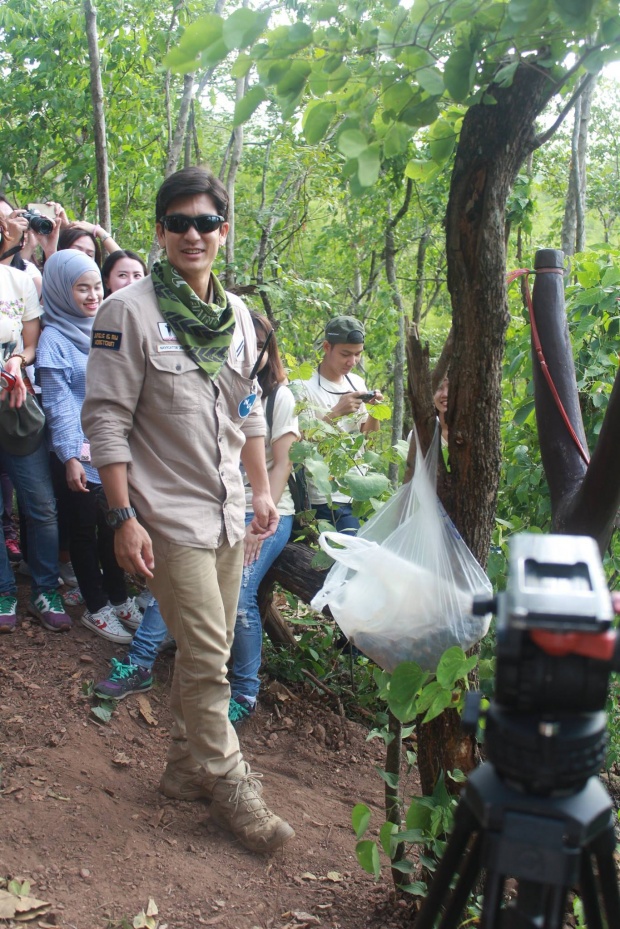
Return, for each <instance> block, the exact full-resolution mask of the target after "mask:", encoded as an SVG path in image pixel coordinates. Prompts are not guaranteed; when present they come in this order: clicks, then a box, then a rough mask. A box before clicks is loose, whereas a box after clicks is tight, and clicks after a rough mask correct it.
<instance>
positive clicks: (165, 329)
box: [157, 323, 179, 342]
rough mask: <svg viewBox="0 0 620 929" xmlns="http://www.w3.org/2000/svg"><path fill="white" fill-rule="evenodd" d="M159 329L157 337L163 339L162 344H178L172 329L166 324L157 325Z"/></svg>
mask: <svg viewBox="0 0 620 929" xmlns="http://www.w3.org/2000/svg"><path fill="white" fill-rule="evenodd" d="M157 327H158V329H159V337H160V339H163V341H164V342H178V341H179V340H178V339H177V337H176V335H175V334H174V329H171V328H170V326H169V325H168V323H157Z"/></svg>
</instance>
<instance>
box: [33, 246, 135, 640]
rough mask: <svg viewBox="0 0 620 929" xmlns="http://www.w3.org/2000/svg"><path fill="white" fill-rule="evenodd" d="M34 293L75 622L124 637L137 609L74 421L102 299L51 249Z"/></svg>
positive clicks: (76, 265)
mask: <svg viewBox="0 0 620 929" xmlns="http://www.w3.org/2000/svg"><path fill="white" fill-rule="evenodd" d="M42 297H43V323H44V327H45V328H44V329H43V334H42V335H41V338H40V340H39V345H38V348H37V369H38V372H39V378H40V383H41V391H42V398H43V407H44V409H45V414H46V417H47V425H48V433H49V439H50V446H51V450H52V452H53V454H54V455H56V457H57V458H58V460H59V462H60V463H61V465H63V466H64V471H65V476H66V483H67V488H68V492H67V494H66V495H65V500H66V505H67V509H68V516H69V526H70V542H69V548H70V552H71V561H72V563H73V568H74V570H75V575H76V577H77V581H78V584H79V586H80V590H81V592H82V596H83V597H84V601H85V603H86V610H85V611H84V615H83V616H82V623H83V624H84V625H85V626H86V627H87V628H88V629H92V631H93V632H96V633H97V634H98V635H100V636H103V638H105V639H110V641H112V642H118V643H127V642H130V641H131V638H132V635H131V633H130V632H128V630H127V628H126V627H129V628H131V629H135V628H137V626H138V625H139V622H140V619H141V614H140V612H139V610H138V608H137V607H136V605H135V603H134V600H133V599H132V598H129V597H128V596H127V588H126V586H125V574H124V572H123V571H122V569H121V568H120V567H119V566H118V564H117V562H116V558H115V557H114V531H113V530H112V529H110V527H109V526H108V525H107V523H106V521H105V510H106V508H107V507H106V502H105V496H104V493H103V488H102V486H101V481H100V479H99V472H98V471H97V469H96V468H95V467H93V464H92V462H91V460H90V446H89V444H88V439H87V438H86V436H85V435H84V433H83V431H82V424H81V413H82V404H83V402H84V394H85V391H86V363H87V361H88V352H89V349H90V337H91V331H92V328H93V322H94V319H95V315H96V313H97V310H98V309H99V306H100V304H101V301H102V299H103V284H102V282H101V273H100V271H99V268H98V267H97V265H96V264H95V262H94V261H93V260H92V258H89V256H88V255H85V254H84V253H83V252H80V251H77V250H75V249H66V250H63V251H60V252H56V253H55V254H54V255H52V256H51V257H50V258H49V259H48V260H47V262H46V263H45V269H44V272H43V293H42Z"/></svg>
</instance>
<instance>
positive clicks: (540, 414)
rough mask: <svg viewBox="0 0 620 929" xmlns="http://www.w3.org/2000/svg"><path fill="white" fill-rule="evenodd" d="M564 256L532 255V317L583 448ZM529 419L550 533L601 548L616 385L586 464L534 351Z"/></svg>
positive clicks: (614, 443)
mask: <svg viewBox="0 0 620 929" xmlns="http://www.w3.org/2000/svg"><path fill="white" fill-rule="evenodd" d="M563 263H564V256H563V254H562V252H561V251H559V250H556V249H541V250H540V251H538V252H537V253H536V260H535V268H536V269H542V268H551V269H557V270H558V271H559V272H560V273H557V272H556V273H553V270H552V271H550V272H541V273H539V274H538V275H537V276H536V282H535V284H534V295H533V303H534V317H535V322H536V328H537V330H538V334H539V338H540V343H541V348H542V353H543V356H544V359H545V363H546V365H547V368H548V370H549V373H550V375H551V378H552V380H553V383H554V385H555V388H556V390H557V393H558V395H559V398H560V401H561V403H562V406H563V407H564V410H565V412H566V415H567V418H568V421H569V423H570V424H571V426H572V428H573V430H574V432H575V434H576V436H577V438H578V439H579V442H580V443H581V446H582V448H583V449H584V451H585V452H586V454H587V444H586V438H585V433H584V428H583V421H582V418H581V408H580V406H579V393H578V390H577V382H576V377H575V365H574V362H573V353H572V348H571V343H570V337H569V332H568V323H567V320H566V312H565V309H564V281H563V275H562V273H561V269H562V267H563ZM532 365H533V375H534V399H535V402H536V421H537V423H538V436H539V441H540V451H541V456H542V462H543V467H544V469H545V475H546V477H547V482H548V484H549V491H550V497H551V510H552V515H553V529H554V531H555V532H562V533H571V534H576V535H591V536H593V537H594V538H595V539H596V540H597V541H598V544H599V548H600V549H601V552H604V551H605V548H606V547H607V545H608V543H609V539H610V537H611V533H612V531H613V526H614V519H615V515H616V513H617V511H618V507H619V506H620V470H619V469H618V464H617V457H618V448H619V447H620V380H619V379H618V375H617V376H616V381H615V383H614V388H613V391H612V393H611V397H610V399H609V404H608V407H607V412H606V414H605V419H604V420H603V426H602V427H601V432H600V435H599V439H598V442H597V445H596V449H595V451H594V453H593V455H592V459H591V461H590V464H589V465H588V464H586V461H584V459H583V457H582V455H581V453H580V451H579V449H578V447H577V444H576V442H575V441H574V439H573V438H572V437H571V435H570V433H569V430H568V426H567V425H566V423H565V421H564V419H563V417H562V414H561V413H560V411H559V409H558V407H557V404H556V402H555V400H554V398H553V395H552V392H551V389H550V387H549V385H548V383H547V381H546V379H545V377H544V375H543V371H542V367H541V360H540V358H539V357H538V354H537V352H536V350H535V348H534V346H533V348H532Z"/></svg>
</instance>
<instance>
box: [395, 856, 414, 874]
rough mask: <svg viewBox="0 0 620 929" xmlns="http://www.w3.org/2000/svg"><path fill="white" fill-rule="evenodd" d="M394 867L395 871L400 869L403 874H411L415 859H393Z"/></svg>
mask: <svg viewBox="0 0 620 929" xmlns="http://www.w3.org/2000/svg"><path fill="white" fill-rule="evenodd" d="M392 867H393V868H394V870H395V871H400V873H401V874H411V872H412V871H413V869H414V867H415V865H414V863H413V861H408V860H407V859H406V858H403V859H401V861H393V862H392Z"/></svg>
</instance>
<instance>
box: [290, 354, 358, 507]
mask: <svg viewBox="0 0 620 929" xmlns="http://www.w3.org/2000/svg"><path fill="white" fill-rule="evenodd" d="M347 378H348V379H347ZM291 387H292V388H293V392H294V394H295V396H296V397H297V398H298V400H301V401H305V402H306V404H307V409H306V410H304V411H303V412H302V413H301V414H300V417H299V418H300V422H301V427H302V431H303V429H304V425H305V424H308V423H313V425H316V420H317V419H319V420H322V419H324V417H325V414H326V413H329V411H330V410H333V408H334V407H335V406H336V404H337V403H338V402H339V401H340V398H341V397H342V395H343V394H350V393H357V392H358V391H364V392H366V391H367V387H366V384H365V383H364V379H363V378H361V377H360V376H359V374H354V373H353V372H351V373H350V374H348V375H347V377H345V379H344V381H342V382H341V383H336V382H335V381H329V380H327V378H326V377H324V376H323V375H322V374H319V372H318V370H317V371H314V372H313V373H312V377H310V378H309V379H308V380H307V381H293V382H292V384H291ZM367 419H368V412H367V410H366V407H365V405H364V404H363V403H361V404H360V407H359V409H358V410H357V412H356V413H350V414H349V415H348V416H341V417H339V418H338V419H337V420H335V421H334V422H330V426H332V427H333V428H336V429H340V430H341V431H342V432H347V433H349V434H352V433H355V434H357V433H358V432H359V431H360V429H361V426H362V424H363V423H365V422H366V420H367ZM351 470H352V472H353V473H354V474H360V473H361V474H364V473H365V468H363V467H356V468H352V469H351ZM308 496H309V498H310V503H312V504H313V505H314V506H318V505H319V504H321V503H327V497H326V496H325V495H324V494H321V493H320V492H319V491H318V489H317V488H316V487H315V486H314V484H313V483H312V481H311V480H310V478H309V476H308ZM332 500H333V501H334V503H350V502H351V498H350V497H348V496H347V495H346V494H343V493H338V492H336V493H333V494H332Z"/></svg>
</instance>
